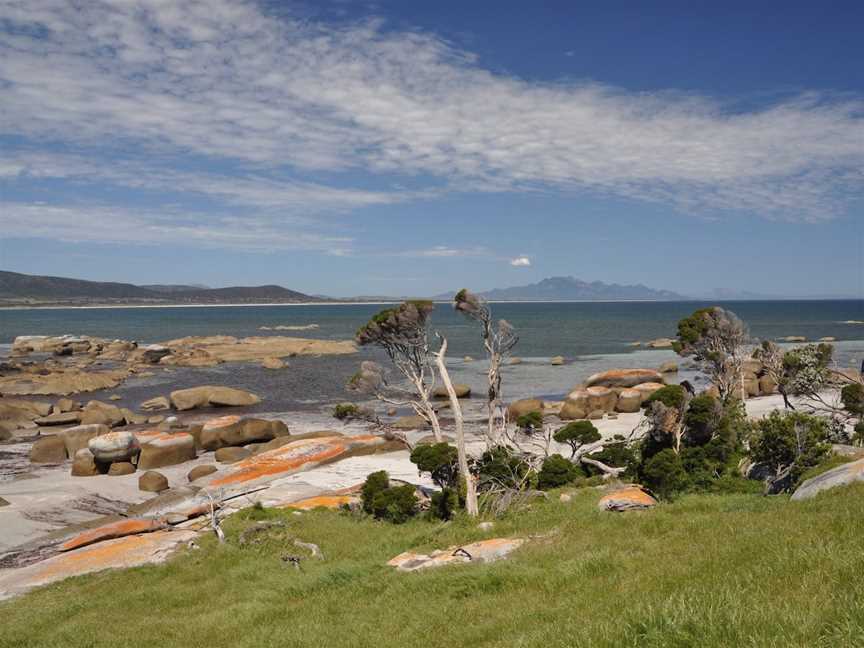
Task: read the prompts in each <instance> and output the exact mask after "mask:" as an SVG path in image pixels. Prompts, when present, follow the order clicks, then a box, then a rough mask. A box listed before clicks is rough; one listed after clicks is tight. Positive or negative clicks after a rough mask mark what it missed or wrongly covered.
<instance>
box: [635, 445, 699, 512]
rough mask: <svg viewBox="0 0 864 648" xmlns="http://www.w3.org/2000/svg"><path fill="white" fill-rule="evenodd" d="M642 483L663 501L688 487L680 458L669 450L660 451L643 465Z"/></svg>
mask: <svg viewBox="0 0 864 648" xmlns="http://www.w3.org/2000/svg"><path fill="white" fill-rule="evenodd" d="M642 482H643V483H644V484H645V485H646V486H647V487H648V488H650V489H651V490H652V491H654V492H655V493H656V494H657V495H658V496H659V497H661V498H663V499H669V498H671V497H674V496H675V494H677V493H680V492H681V491H683V490H686V488H687V486H688V485H689V480H688V477H687V472H686V471H685V470H684V465H683V464H682V462H681V457H680V456H679V455H677V454H676V453H675V451H674V450H672V449H671V448H667V449H666V450H661V451H660V452H658V453H657V454H656V455H654V456H653V457H651V458H650V459H649V460H648V461H647V462H646V463H645V465H644V466H643V468H642Z"/></svg>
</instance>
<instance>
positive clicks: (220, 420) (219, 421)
mask: <svg viewBox="0 0 864 648" xmlns="http://www.w3.org/2000/svg"><path fill="white" fill-rule="evenodd" d="M239 420H240V417H239V416H237V415H236V414H228V415H226V416H219V417H217V418H213V419H210V420H209V421H207V422H206V423H205V424H204V427H203V429H204V430H212V429H213V428H219V427H228V426H229V425H234V424H235V423H237V422H238V421H239Z"/></svg>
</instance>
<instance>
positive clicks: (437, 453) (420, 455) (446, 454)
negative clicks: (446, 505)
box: [411, 442, 459, 489]
mask: <svg viewBox="0 0 864 648" xmlns="http://www.w3.org/2000/svg"><path fill="white" fill-rule="evenodd" d="M458 461H459V459H458V453H457V450H456V448H454V447H453V446H451V445H449V444H448V443H443V442H442V443H423V444H420V445H418V446H417V447H415V448H414V450H412V451H411V463H413V464H414V465H416V466H417V470H419V471H420V472H426V473H429V475H430V476H431V477H432V481H433V482H435V484H436V485H437V486H438V487H440V488H442V489H443V488H446V487H452V486H455V485H456V484H457V481H458V475H459V468H458V466H459V463H458Z"/></svg>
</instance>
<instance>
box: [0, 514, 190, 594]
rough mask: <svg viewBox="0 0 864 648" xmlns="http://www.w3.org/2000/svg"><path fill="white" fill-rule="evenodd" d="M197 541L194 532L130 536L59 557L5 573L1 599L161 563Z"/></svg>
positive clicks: (0, 576)
mask: <svg viewBox="0 0 864 648" xmlns="http://www.w3.org/2000/svg"><path fill="white" fill-rule="evenodd" d="M194 537H195V532H194V531H184V530H179V529H174V530H171V531H156V532H154V533H148V534H145V535H131V536H126V537H123V538H117V539H115V540H107V541H105V542H100V543H98V544H95V545H90V546H87V547H83V548H81V549H77V550H75V551H69V552H67V553H63V554H59V555H57V556H54V557H52V558H48V559H47V560H43V561H42V562H39V563H36V564H33V565H28V566H27V567H22V568H21V569H15V570H8V571H4V572H2V573H0V599H4V598H10V597H12V596H15V595H18V594H23V593H24V592H26V591H27V590H30V589H33V588H34V587H39V586H41V585H47V584H49V583H53V582H56V581H59V580H63V579H64V578H69V577H71V576H80V575H82V574H89V573H92V572H98V571H103V570H105V569H119V568H127V567H137V566H139V565H143V564H147V563H158V562H162V561H164V560H165V559H166V558H167V557H168V556H169V555H171V553H172V552H173V551H174V549H175V548H176V547H177V546H178V545H179V544H181V543H185V542H188V541H189V540H192V539H193V538H194Z"/></svg>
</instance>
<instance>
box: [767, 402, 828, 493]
mask: <svg viewBox="0 0 864 648" xmlns="http://www.w3.org/2000/svg"><path fill="white" fill-rule="evenodd" d="M827 437H828V423H827V421H826V419H824V418H821V417H818V416H812V415H810V414H804V413H801V412H785V413H780V412H777V411H774V412H771V413H770V414H769V415H768V416H766V417H765V418H763V419H761V420H760V421H757V422H756V423H754V425H753V436H752V438H751V439H750V456H751V458H752V459H753V461H755V462H758V463H764V464H765V465H766V466H768V468H769V469H770V470H771V471H772V472H773V476H772V477H771V479H769V480H768V483H769V491H770V492H781V491H788V490H792V489H793V488H794V487H795V486H796V485H797V483H798V481H799V480H800V479H801V476H802V475H803V474H804V473H805V472H806V471H807V469H808V468H811V467H813V466H815V465H816V464H818V463H819V462H820V461H821V460H822V459H823V458H824V457H825V456H826V455H827V454H828V453H829V451H830V448H831V446H830V445H829V443H828V438H827Z"/></svg>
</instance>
